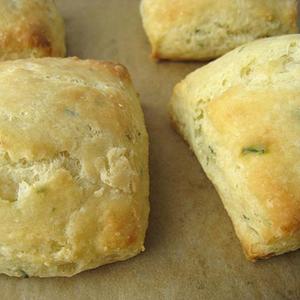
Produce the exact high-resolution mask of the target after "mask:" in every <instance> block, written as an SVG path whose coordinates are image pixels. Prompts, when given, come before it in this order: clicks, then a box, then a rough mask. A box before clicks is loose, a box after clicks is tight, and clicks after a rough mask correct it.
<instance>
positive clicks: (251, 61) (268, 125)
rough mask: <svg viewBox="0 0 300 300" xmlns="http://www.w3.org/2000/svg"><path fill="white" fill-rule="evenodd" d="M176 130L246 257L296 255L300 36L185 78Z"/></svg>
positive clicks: (255, 45) (256, 46) (174, 106)
mask: <svg viewBox="0 0 300 300" xmlns="http://www.w3.org/2000/svg"><path fill="white" fill-rule="evenodd" d="M170 111H171V116H172V120H173V122H174V124H175V125H176V127H177V129H178V131H179V132H180V133H181V134H182V135H183V136H184V138H185V139H186V141H187V142H188V143H189V145H190V146H191V148H192V149H193V151H194V152H195V154H196V156H197V158H198V160H199V161H200V163H201V165H202V167H203V169H204V171H205V172H206V174H207V176H208V177H209V178H210V180H211V181H212V182H213V184H214V185H215V187H216V189H217V191H218V192H219V195H220V197H221V199H222V201H223V204H224V206H225V209H226V210H227V212H228V214H229V216H230V218H231V220H232V222H233V225H234V228H235V231H236V234H237V235H238V237H239V239H240V241H241V243H242V246H243V248H244V251H245V254H246V256H247V257H248V258H249V259H250V260H256V259H263V258H268V257H270V256H273V255H278V254H282V253H285V252H288V251H292V250H295V249H298V248H299V247H300V168H299V160H300V145H299V133H300V121H299V120H300V35H286V36H281V37H272V38H267V39H261V40H257V41H254V42H252V43H249V44H247V45H244V46H241V47H240V48H237V49H235V50H233V51H232V52H230V53H228V54H226V55H225V56H223V57H221V58H220V59H218V60H216V61H214V62H212V63H210V64H208V65H206V66H204V67H203V68H200V69H198V70H196V71H195V72H193V73H191V74H190V75H188V76H187V77H186V79H184V80H183V81H182V82H180V83H179V84H178V85H176V87H175V89H174V93H173V96H172V99H171V103H170Z"/></svg>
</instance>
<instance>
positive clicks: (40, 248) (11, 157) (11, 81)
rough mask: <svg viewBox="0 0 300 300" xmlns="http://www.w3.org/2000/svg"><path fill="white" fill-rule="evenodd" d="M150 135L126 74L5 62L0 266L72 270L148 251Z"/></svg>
mask: <svg viewBox="0 0 300 300" xmlns="http://www.w3.org/2000/svg"><path fill="white" fill-rule="evenodd" d="M148 185H149V179H148V136H147V132H146V129H145V125H144V118H143V113H142V110H141V106H140V103H139V99H138V96H137V94H136V92H135V91H134V88H133V85H132V83H131V80H130V77H129V74H128V72H127V70H126V69H125V68H124V67H123V66H121V65H117V64H113V63H108V62H99V61H94V60H79V59H76V58H40V59H20V60H14V61H5V62H2V63H0V272H1V273H6V274H8V275H11V276H40V277H46V276H72V275H74V274H76V273H78V272H81V271H83V270H86V269H90V268H95V267H97V266H100V265H103V264H107V263H111V262H115V261H120V260H125V259H127V258H130V257H132V256H135V255H136V254H138V253H139V252H141V251H143V250H144V246H143V242H144V237H145V231H146V228H147V223H148V213H149V203H148V189H149V187H148Z"/></svg>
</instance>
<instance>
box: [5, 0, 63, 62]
mask: <svg viewBox="0 0 300 300" xmlns="http://www.w3.org/2000/svg"><path fill="white" fill-rule="evenodd" d="M0 15H1V19H0V60H10V59H18V58H33V57H45V56H65V54H66V47H65V30H64V23H63V19H62V17H61V16H60V14H59V12H58V10H57V8H56V5H55V3H54V1H53V0H0Z"/></svg>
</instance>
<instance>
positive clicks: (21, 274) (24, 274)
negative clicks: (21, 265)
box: [20, 270, 29, 278]
mask: <svg viewBox="0 0 300 300" xmlns="http://www.w3.org/2000/svg"><path fill="white" fill-rule="evenodd" d="M20 277H21V278H29V275H28V274H27V273H26V272H25V271H23V270H20Z"/></svg>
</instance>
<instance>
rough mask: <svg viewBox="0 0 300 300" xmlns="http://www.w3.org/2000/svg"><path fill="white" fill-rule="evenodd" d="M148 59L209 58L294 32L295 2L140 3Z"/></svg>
mask: <svg viewBox="0 0 300 300" xmlns="http://www.w3.org/2000/svg"><path fill="white" fill-rule="evenodd" d="M141 14H142V19H143V24H144V28H145V31H146V34H147V36H148V38H149V41H150V44H151V47H152V56H153V57H154V58H157V59H168V60H210V59H213V58H216V57H218V56H221V55H223V54H224V53H226V52H228V51H230V50H232V49H234V48H236V47H238V46H240V45H242V44H244V43H247V42H249V41H252V40H255V39H258V38H263V37H269V36H275V35H283V34H288V33H296V32H297V24H296V22H297V1H296V0H263V1H262V0H247V1H245V0H243V1H240V0H142V2H141Z"/></svg>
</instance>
